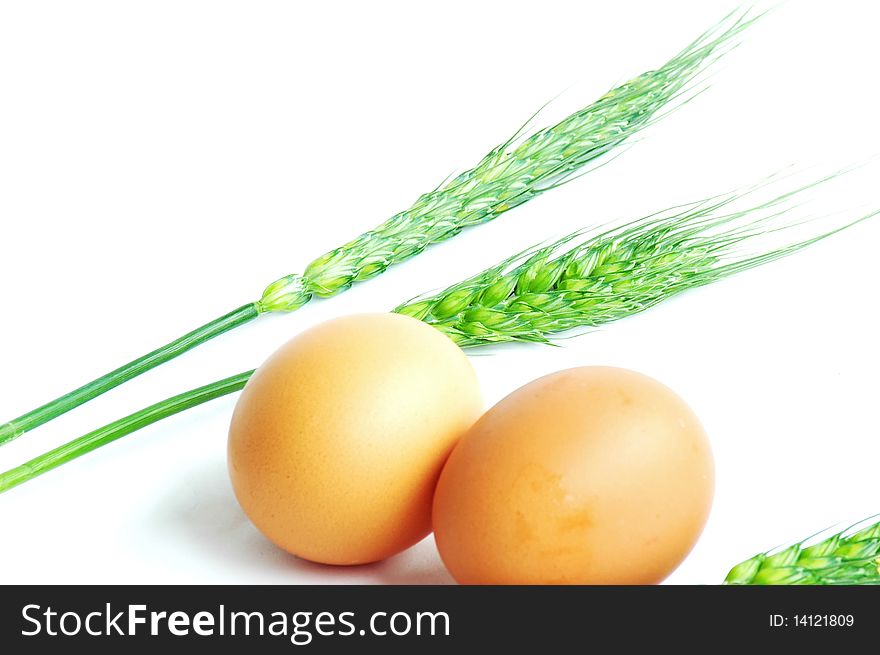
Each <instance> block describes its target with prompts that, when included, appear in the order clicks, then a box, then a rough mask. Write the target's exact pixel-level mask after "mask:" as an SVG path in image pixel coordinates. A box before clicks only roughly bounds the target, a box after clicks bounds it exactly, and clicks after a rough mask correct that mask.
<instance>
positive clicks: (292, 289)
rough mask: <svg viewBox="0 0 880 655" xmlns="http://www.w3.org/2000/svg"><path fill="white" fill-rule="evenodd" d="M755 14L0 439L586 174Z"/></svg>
mask: <svg viewBox="0 0 880 655" xmlns="http://www.w3.org/2000/svg"><path fill="white" fill-rule="evenodd" d="M758 18H760V15H751V12H750V11H749V10H745V11H737V12H733V13H731V14H730V15H728V16H727V17H726V18H724V19H723V20H722V21H721V22H720V23H718V24H717V25H716V26H714V27H713V28H711V29H710V30H708V31H707V32H705V33H704V34H702V35H701V36H700V37H699V38H698V39H696V40H695V41H694V42H693V43H691V44H690V45H689V46H688V47H687V48H685V49H684V50H682V51H681V52H680V53H679V54H677V55H676V56H675V57H673V58H672V59H670V60H669V61H668V62H666V64H664V65H663V66H661V67H660V68H658V69H656V70H652V71H648V72H646V73H643V74H641V75H639V76H637V77H635V78H633V79H632V80H630V81H628V82H626V83H624V84H621V85H620V86H617V87H615V88H613V89H611V90H610V91H609V92H608V93H606V94H605V95H604V96H602V97H601V98H600V99H599V100H598V101H596V102H595V103H593V104H591V105H589V106H587V107H585V108H583V109H581V110H579V111H577V112H575V113H573V114H571V115H570V116H568V117H567V118H565V119H564V120H562V121H560V122H559V123H557V124H555V125H553V126H551V127H547V128H544V129H541V130H538V131H536V132H534V133H532V134H530V135H528V136H525V135H523V132H524V129H525V126H523V128H521V129H520V130H519V131H518V132H517V133H516V134H514V135H513V136H512V137H511V138H510V139H508V140H507V141H506V142H504V143H503V144H501V145H499V146H497V147H495V148H493V149H492V150H491V151H490V152H489V154H487V155H486V156H485V157H484V158H483V159H482V160H481V161H480V162H479V163H478V164H477V165H476V166H474V167H473V168H471V169H470V170H467V171H465V172H463V173H461V174H460V175H458V176H456V177H454V178H453V179H451V180H448V181H446V182H445V183H443V184H441V185H440V186H439V187H437V188H436V189H434V190H433V191H431V192H429V193H426V194H424V195H422V196H421V197H419V198H418V199H417V200H416V201H415V203H414V204H413V205H412V206H411V207H410V208H409V209H407V210H405V211H403V212H400V213H399V214H396V215H394V216H392V217H391V218H389V219H388V220H386V221H385V222H384V223H382V224H381V225H379V226H377V227H376V228H374V229H372V230H370V231H368V232H365V233H364V234H362V235H360V236H359V237H357V238H355V239H353V240H352V241H349V242H348V243H346V244H344V245H342V246H340V247H338V248H334V249H333V250H331V251H330V252H328V253H326V254H324V255H322V256H321V257H319V258H318V259H316V260H314V261H313V262H312V263H311V264H309V265H308V266H307V267H306V269H305V271H304V273H303V274H301V275H300V274H291V275H286V276H284V277H282V278H280V279H278V280H276V281H275V282H273V283H271V284H270V285H268V286H267V287H266V289H265V291H264V292H263V295H262V297H261V298H260V299H259V300H257V301H255V302H253V303H249V304H247V305H244V306H243V307H242V308H240V309H238V310H235V311H234V312H232V313H231V314H228V315H227V316H224V317H221V318H219V319H216V320H214V321H211V322H210V323H208V324H206V325H205V326H203V327H202V328H199V329H197V330H194V331H193V332H190V333H189V334H187V335H185V336H183V337H181V338H179V339H176V340H174V341H172V342H171V343H169V344H166V345H164V346H162V347H160V348H158V349H156V350H154V351H153V352H151V353H150V354H148V355H146V356H144V357H141V358H138V359H136V360H134V361H132V362H129V363H128V364H125V365H123V366H121V367H119V368H117V369H115V370H114V371H111V372H110V373H107V374H106V375H103V376H101V377H100V378H98V379H96V380H93V381H92V382H89V383H87V384H85V385H84V386H82V387H80V388H79V389H76V390H74V391H72V392H70V393H67V394H65V395H63V396H61V397H60V398H57V399H55V400H53V401H51V402H48V403H46V404H45V405H42V406H41V407H39V408H37V409H35V410H32V411H30V412H27V413H26V414H23V415H22V416H19V417H18V418H15V419H13V420H11V421H9V422H8V423H6V424H4V425H0V445H2V444H4V443H6V442H9V441H11V440H13V439H15V438H17V437H19V436H21V435H22V434H24V433H25V432H27V431H28V430H32V429H33V428H35V427H37V426H39V425H42V424H43V423H46V422H47V421H49V420H51V419H53V418H55V417H57V416H60V415H61V414H63V413H65V412H67V411H70V410H71V409H73V408H75V407H77V406H79V405H81V404H83V403H85V402H87V401H89V400H91V399H93V398H95V397H96V396H98V395H100V394H102V393H105V392H106V391H109V390H110V389H112V388H114V387H116V386H118V385H120V384H122V383H124V382H127V381H128V380H130V379H132V378H133V377H136V376H138V375H140V374H142V373H144V372H146V371H148V370H150V369H152V368H155V367H156V366H159V365H160V364H163V363H165V362H167V361H169V360H171V359H173V358H175V357H177V356H179V355H181V354H183V353H184V352H186V351H188V350H190V349H192V348H195V347H196V346H198V345H200V344H202V343H204V342H205V341H208V340H209V339H212V338H214V337H216V336H218V335H219V334H222V333H223V332H225V331H227V330H230V329H232V328H234V327H238V326H239V325H242V324H244V323H246V322H248V321H251V320H253V319H254V318H256V317H257V316H258V315H260V314H264V313H270V312H291V311H295V310H297V309H299V308H300V307H302V306H303V305H305V304H306V303H308V302H309V301H310V300H311V299H312V298H313V297H314V296H319V297H329V296H333V295H336V294H338V293H341V292H342V291H345V290H346V289H348V288H349V287H350V286H351V285H352V284H354V283H355V282H361V281H364V280H368V279H370V278H372V277H375V276H377V275H379V274H380V273H382V272H383V271H385V270H386V269H387V268H388V267H390V266H392V265H394V264H398V263H400V262H403V261H406V260H407V259H409V258H411V257H414V256H415V255H417V254H419V253H420V252H422V251H423V250H424V249H425V248H427V247H428V246H430V245H432V244H435V243H439V242H441V241H445V240H446V239H449V238H451V237H453V236H455V235H456V234H458V233H459V232H461V231H462V230H463V229H465V228H467V227H470V226H474V225H478V224H482V223H486V222H488V221H491V220H493V219H494V218H496V217H497V216H500V215H501V214H503V213H504V212H506V211H508V210H509V209H512V208H514V207H516V206H518V205H521V204H523V203H525V202H527V201H529V200H531V199H532V198H535V197H537V196H538V195H540V194H542V193H543V192H545V191H547V190H549V189H552V188H555V187H557V186H559V185H560V184H563V183H565V182H567V181H569V180H571V179H573V178H574V177H576V176H578V175H580V174H583V173H584V172H586V171H587V170H588V168H587V167H588V165H589V164H591V163H595V162H597V161H598V160H599V158H601V157H602V156H603V155H606V154H607V153H609V152H610V151H612V150H614V149H615V148H617V147H618V146H619V145H620V144H621V143H623V142H624V141H625V140H627V139H628V138H630V137H632V136H633V135H634V134H636V133H638V132H639V131H641V130H642V129H644V128H645V127H647V126H648V125H650V124H652V123H653V122H656V121H657V120H659V119H660V118H662V117H663V116H665V115H666V114H667V113H668V112H669V111H671V110H672V109H674V108H675V107H678V106H681V104H683V103H684V102H687V101H688V100H689V99H691V98H693V97H694V96H695V95H696V94H697V93H699V90H698V89H697V88H696V87H697V85H698V84H700V79H699V78H700V75H701V74H702V73H704V72H705V71H706V70H707V69H708V66H709V65H710V64H712V63H713V62H714V61H716V60H717V59H718V58H719V57H721V56H722V55H723V54H724V53H726V52H728V51H729V50H730V49H732V48H733V47H735V45H736V43H737V40H736V37H737V36H738V35H739V34H741V33H742V31H743V30H745V29H746V28H748V27H749V26H750V25H751V24H752V23H754V22H755V21H756V20H757V19H758ZM661 109H665V110H666V111H663V112H661ZM530 122H531V121H530ZM233 315H234V316H235V318H234V319H230V318H229V317H230V316H233Z"/></svg>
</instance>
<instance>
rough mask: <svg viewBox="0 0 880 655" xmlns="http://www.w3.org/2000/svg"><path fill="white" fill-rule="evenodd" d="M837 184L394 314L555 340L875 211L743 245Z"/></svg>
mask: <svg viewBox="0 0 880 655" xmlns="http://www.w3.org/2000/svg"><path fill="white" fill-rule="evenodd" d="M832 177H833V176H829V177H827V178H824V179H822V180H819V181H817V182H815V183H812V184H808V185H806V186H803V187H800V188H798V189H795V190H793V191H791V192H789V193H786V194H783V195H780V196H777V197H775V198H773V199H771V200H769V201H765V202H761V203H758V204H755V205H752V206H751V207H749V208H747V209H741V210H734V209H733V208H732V205H733V203H734V202H735V201H737V200H741V199H743V198H746V197H748V196H750V195H751V194H753V193H756V192H757V191H759V190H760V189H761V188H763V187H764V186H765V185H766V184H769V182H767V183H762V184H759V185H756V186H755V187H753V188H750V189H745V190H743V191H740V192H734V193H729V194H725V195H722V196H716V197H713V198H708V199H705V200H701V201H698V202H694V203H689V204H687V205H682V206H679V207H676V208H674V209H673V210H669V211H667V212H661V213H658V214H654V215H651V216H648V217H646V218H642V219H639V220H636V221H633V222H631V223H627V224H625V225H622V226H620V227H615V228H611V229H607V230H605V231H603V232H598V233H596V234H593V235H591V236H590V235H588V233H585V232H577V233H574V234H572V235H569V236H567V237H565V238H563V239H561V240H559V241H557V242H555V243H553V244H550V245H547V246H540V247H536V248H532V249H530V250H529V251H527V252H525V253H521V254H519V255H515V256H513V257H511V258H509V259H506V260H504V261H503V262H501V263H499V264H497V265H495V266H492V267H490V268H488V269H486V270H484V271H482V272H481V273H478V274H477V275H474V276H472V277H470V278H467V279H466V280H463V281H462V282H459V283H457V284H454V285H452V286H450V287H447V288H446V289H445V290H443V291H441V292H439V293H435V294H432V295H428V296H425V297H422V298H418V299H416V300H413V301H410V302H407V303H404V304H403V305H400V306H399V307H397V308H396V309H395V310H394V311H396V312H398V313H401V314H405V315H409V316H412V317H414V318H418V319H420V320H422V321H424V322H426V323H427V324H429V325H432V326H433V327H435V328H437V329H438V330H440V331H442V332H443V333H445V334H447V335H448V336H449V337H450V338H452V339H453V340H454V341H455V342H456V343H458V344H459V345H460V346H461V347H462V348H473V347H478V346H484V345H488V344H494V343H501V342H510V341H514V342H515V341H520V342H539V343H549V342H550V340H551V338H552V337H553V336H554V335H557V334H559V333H561V332H565V331H567V330H571V329H573V328H578V327H584V326H596V325H601V324H604V323H609V322H611V321H615V320H618V319H620V318H624V317H626V316H631V315H633V314H636V313H639V312H641V311H643V310H644V309H647V308H648V307H651V306H653V305H656V304H658V303H660V302H662V301H663V300H665V299H667V298H670V297H672V296H674V295H676V294H678V293H681V292H683V291H685V290H687V289H692V288H695V287H700V286H703V285H706V284H709V283H711V282H714V281H716V280H720V279H722V278H724V277H727V276H730V275H733V274H734V273H738V272H740V271H744V270H747V269H749V268H753V267H755V266H759V265H761V264H764V263H767V262H770V261H773V260H775V259H779V258H780V257H784V256H786V255H790V254H792V253H795V252H797V251H799V250H801V249H802V248H805V247H807V246H808V245H810V244H813V243H815V242H816V241H819V240H821V239H825V238H827V237H829V236H831V235H832V234H835V233H837V232H839V231H840V230H843V229H846V228H848V227H850V226H852V225H854V224H855V223H858V222H859V221H862V220H866V219H867V218H869V217H871V216H874V215H876V214H877V212H873V213H871V214H868V215H866V216H864V217H862V218H860V219H858V220H856V221H852V222H850V223H847V224H844V225H843V226H840V227H837V228H835V229H831V230H827V231H824V232H820V233H819V234H818V235H816V236H812V237H809V238H807V239H803V240H800V241H795V242H793V243H790V244H787V245H784V246H782V247H779V248H774V249H770V250H760V249H755V248H751V249H749V248H747V247H746V246H749V245H750V244H752V242H753V241H755V240H759V239H760V238H761V237H762V236H765V235H768V234H773V233H774V232H779V231H785V230H787V229H792V228H794V227H796V226H799V225H802V224H803V221H800V222H799V221H796V220H793V219H790V218H789V216H790V213H791V212H792V211H794V210H795V209H797V208H798V204H797V201H798V200H799V197H800V194H802V193H803V192H804V191H806V190H808V189H810V188H812V187H814V186H815V185H816V184H821V183H823V182H825V181H827V180H829V179H831V178H832ZM252 372H253V371H248V372H245V373H242V374H240V375H238V376H234V377H233V378H227V380H224V381H221V382H219V383H215V384H214V385H207V386H205V387H200V388H199V389H194V390H192V391H188V392H185V393H183V394H180V395H179V396H175V397H174V398H172V399H170V400H167V401H162V402H159V403H157V404H155V405H153V406H151V407H149V408H147V409H145V410H141V411H140V412H135V413H134V414H132V415H130V416H128V417H126V418H124V419H121V420H120V421H117V422H115V423H111V424H110V425H108V426H105V427H104V428H101V429H99V430H96V431H94V432H91V433H89V434H87V435H85V436H84V437H80V438H79V439H75V440H73V441H71V442H69V443H67V444H65V445H63V446H61V447H60V448H57V449H55V450H52V451H50V452H48V453H46V454H44V455H40V456H39V457H37V458H35V459H32V460H31V461H29V462H27V463H26V464H24V465H22V466H20V467H18V468H16V469H12V470H11V471H8V472H6V473H3V474H0V492H2V491H4V490H7V489H10V488H12V487H13V486H16V485H18V484H21V483H22V482H25V481H27V480H30V479H32V478H34V477H36V476H38V475H40V474H42V473H44V472H46V471H48V470H50V469H52V468H55V467H56V466H59V465H61V464H63V463H65V462H68V461H70V460H71V459H74V458H76V457H78V456H80V455H82V454H85V453H87V452H89V451H91V450H94V449H95V448H97V447H99V446H101V445H104V444H106V443H110V442H111V441H115V440H116V439H118V438H120V437H121V436H124V435H126V434H130V433H131V432H133V431H135V430H137V429H140V428H141V427H144V426H146V425H149V424H151V423H154V422H156V421H158V420H161V419H163V418H166V417H168V416H171V415H172V414H176V413H178V412H180V411H183V410H184V409H188V408H190V407H194V406H196V405H199V404H201V403H203V402H207V401H208V400H211V399H213V398H217V397H219V396H221V395H225V394H227V393H232V392H233V391H237V390H238V389H240V388H241V387H242V386H243V385H244V383H245V382H246V381H247V379H248V378H249V377H250V375H251V373H252ZM230 380H233V381H234V383H230V382H229V381H230ZM218 385H219V386H218Z"/></svg>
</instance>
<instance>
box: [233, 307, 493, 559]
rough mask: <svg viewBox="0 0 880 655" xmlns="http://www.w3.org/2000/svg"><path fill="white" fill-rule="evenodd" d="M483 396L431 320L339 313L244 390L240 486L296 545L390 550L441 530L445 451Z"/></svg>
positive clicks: (329, 551) (326, 555)
mask: <svg viewBox="0 0 880 655" xmlns="http://www.w3.org/2000/svg"><path fill="white" fill-rule="evenodd" d="M482 407H483V405H482V399H481V394H480V390H479V386H478V382H477V378H476V375H475V373H474V371H473V368H472V367H471V364H470V362H469V361H468V359H467V357H466V356H465V355H464V353H463V352H462V351H461V349H459V348H458V347H457V346H456V345H455V344H454V343H453V342H452V341H451V340H450V339H449V338H447V337H446V336H444V335H443V334H441V333H440V332H438V331H437V330H435V329H433V328H431V327H429V326H427V325H425V324H424V323H422V322H421V321H417V320H415V319H412V318H409V317H405V316H400V315H397V314H390V313H386V314H359V315H353V316H346V317H342V318H337V319H333V320H330V321H327V322H325V323H322V324H320V325H318V326H315V327H313V328H311V329H309V330H306V331H305V332H303V333H301V334H300V335H298V336H297V337H295V338H293V339H291V340H290V341H289V342H287V343H286V344H285V345H284V346H282V347H281V348H280V349H279V350H278V351H276V352H275V353H274V354H273V355H272V356H271V357H270V358H269V359H268V360H267V361H266V362H265V363H264V364H263V365H262V366H261V367H260V368H259V369H258V370H257V371H256V373H255V374H254V375H253V377H252V378H251V379H250V381H249V382H248V384H247V385H246V386H245V388H244V390H243V391H242V394H241V397H240V398H239V400H238V403H237V405H236V407H235V412H234V414H233V417H232V423H231V426H230V431H229V442H228V458H229V459H228V461H229V474H230V478H231V480H232V485H233V488H234V490H235V495H236V497H237V498H238V501H239V503H240V504H241V506H242V508H243V509H244V511H245V513H246V514H247V515H248V517H250V519H251V521H253V523H254V524H255V525H256V526H257V528H259V529H260V530H261V531H262V532H263V533H264V534H265V535H266V536H267V537H268V538H269V539H271V540H272V541H273V542H275V543H276V544H277V545H279V546H280V547H282V548H284V549H285V550H287V551H289V552H291V553H293V554H295V555H298V556H300V557H303V558H305V559H308V560H312V561H315V562H321V563H327V564H362V563H366V562H373V561H377V560H381V559H384V558H386V557H389V556H391V555H394V554H395V553H398V552H400V551H402V550H404V549H405V548H407V547H409V546H411V545H412V544H414V543H416V542H418V541H419V540H421V539H422V538H424V537H425V536H426V535H428V534H429V532H430V529H431V502H432V498H433V491H434V488H435V485H436V482H437V478H438V476H439V474H440V471H441V469H442V466H443V463H444V462H445V460H446V458H447V456H448V455H449V452H450V451H451V449H452V447H453V446H454V444H455V443H456V441H457V440H458V439H459V438H460V437H461V435H462V434H463V433H464V432H465V431H466V430H467V428H469V427H470V426H471V425H472V424H473V423H474V421H476V419H477V418H478V417H479V415H480V413H481V411H482Z"/></svg>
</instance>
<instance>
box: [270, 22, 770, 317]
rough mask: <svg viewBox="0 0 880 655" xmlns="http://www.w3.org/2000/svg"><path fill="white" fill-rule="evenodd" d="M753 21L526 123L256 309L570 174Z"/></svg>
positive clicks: (397, 257)
mask: <svg viewBox="0 0 880 655" xmlns="http://www.w3.org/2000/svg"><path fill="white" fill-rule="evenodd" d="M760 17H761V15H755V16H751V15H749V12H748V11H737V12H732V13H731V14H729V15H728V16H727V17H725V18H724V19H723V20H722V21H721V22H720V23H719V24H718V25H716V26H715V27H713V28H712V29H710V30H708V31H706V32H705V33H703V34H702V35H700V37H699V38H697V39H696V40H695V41H694V42H693V43H691V44H690V45H688V46H687V47H686V48H685V49H684V50H682V51H681V52H680V53H678V54H677V55H676V56H675V57H673V58H672V59H670V60H669V61H668V62H666V63H665V64H664V65H663V66H661V67H660V68H658V69H656V70H652V71H648V72H646V73H642V74H641V75H639V76H637V77H635V78H633V79H631V80H630V81H628V82H626V83H624V84H621V85H619V86H617V87H615V88H613V89H611V90H610V91H608V92H607V93H606V94H605V95H604V96H602V97H601V98H600V99H599V100H598V101H596V102H594V103H593V104H591V105H589V106H587V107H585V108H583V109H581V110H579V111H577V112H575V113H573V114H571V115H570V116H568V117H567V118H565V119H563V120H562V121H560V122H559V123H556V124H555V125H553V126H551V127H547V128H544V129H541V130H539V131H537V132H534V133H533V134H531V135H528V136H524V135H523V134H522V133H523V131H524V130H525V127H526V126H523V128H521V129H520V130H519V131H518V132H517V133H516V134H514V135H513V136H512V137H511V138H510V139H508V140H507V141H506V142H505V143H502V144H501V145H499V146H496V147H495V148H493V149H492V150H491V151H490V152H489V154H487V155H486V156H485V157H484V158H483V159H482V160H481V161H480V162H479V163H478V164H477V165H476V166H474V167H473V168H472V169H470V170H468V171H465V172H463V173H461V174H460V175H458V176H457V177H455V178H453V179H452V180H450V181H448V182H446V183H444V184H442V185H440V186H439V187H437V188H436V189H434V190H433V191H431V192H429V193H426V194H424V195H422V196H421V197H419V198H418V199H417V200H416V202H415V203H414V204H413V205H412V206H411V207H410V208H409V209H406V210H405V211H402V212H400V213H398V214H396V215H394V216H392V217H391V218H389V219H388V220H386V221H385V222H384V223H382V224H381V225H379V226H377V227H376V228H374V229H372V230H370V231H368V232H365V233H364V234H362V235H360V236H359V237H357V238H355V239H353V240H351V241H349V242H348V243H345V244H343V245H341V246H339V247H338V248H334V249H333V250H331V251H330V252H328V253H326V254H324V255H322V256H321V257H319V258H318V259H316V260H314V261H313V262H312V263H311V264H309V265H308V266H307V267H306V269H305V271H304V273H303V274H302V275H301V276H300V275H296V274H292V275H288V276H285V277H283V278H281V279H280V280H277V281H275V282H273V283H272V284H271V285H269V287H267V289H266V291H265V292H264V294H263V297H262V299H261V300H260V301H259V306H260V309H261V311H264V312H270V311H292V310H295V309H298V308H299V307H301V306H302V305H303V304H305V303H306V302H308V300H309V298H311V297H312V296H313V295H315V296H321V297H327V296H332V295H335V294H337V293H339V292H340V291H344V290H345V289H348V288H349V287H350V286H351V285H352V284H354V283H355V282H361V281H364V280H368V279H370V278H372V277H375V276H377V275H379V274H380V273H382V272H383V271H384V270H385V269H387V268H388V267H389V266H392V265H394V264H397V263H400V262H402V261H405V260H407V259H409V258H410V257H413V256H415V255H417V254H418V253H420V252H422V251H423V250H424V249H425V248H427V247H428V246H429V245H431V244H434V243H439V242H441V241H445V240H446V239H449V238H450V237H453V236H455V235H456V234H458V233H459V232H460V231H461V230H463V229H465V228H467V227H471V226H473V225H479V224H481V223H486V222H488V221H491V220H493V219H494V218H496V217H498V216H500V215H501V214H503V213H504V212H506V211H508V210H510V209H513V208H514V207H517V206H518V205H521V204H523V203H525V202H528V201H529V200H531V199H533V198H535V197H537V196H538V195H540V194H542V193H543V192H545V191H547V190H549V189H552V188H555V187H557V186H559V185H561V184H564V183H565V182H567V181H569V180H571V179H573V178H574V177H577V176H578V175H580V174H582V173H583V172H584V171H585V167H587V166H588V164H591V163H593V162H596V161H597V160H598V159H600V158H601V157H602V156H603V155H606V154H607V153H609V152H610V151H612V150H614V149H615V148H616V147H617V146H619V145H620V144H621V143H623V142H624V141H625V140H627V139H629V138H630V137H632V136H633V135H635V134H637V133H638V132H640V131H641V130H643V129H644V128H646V127H648V126H649V125H651V124H652V123H653V122H655V121H657V120H659V119H660V118H662V117H663V116H665V115H666V114H667V113H669V111H672V110H673V109H674V108H676V107H678V106H680V105H681V104H682V103H685V102H687V101H688V100H689V99H691V98H693V97H694V96H695V95H697V94H698V93H699V90H698V89H697V86H698V82H699V79H698V78H699V75H700V74H701V73H703V72H705V71H706V70H707V67H708V66H709V65H710V64H711V63H713V62H714V61H716V60H717V59H718V58H719V57H721V56H722V55H723V54H724V53H725V52H727V51H728V50H730V49H732V48H733V47H735V46H736V44H737V40H736V37H737V36H738V35H739V34H740V33H742V32H743V30H745V29H747V28H748V27H749V26H750V25H751V24H753V23H754V22H755V21H756V20H758V19H759V18H760ZM664 108H665V110H666V111H664V112H661V109H664ZM533 118H534V117H533ZM529 122H531V120H530V121H529ZM527 124H528V123H527Z"/></svg>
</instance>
